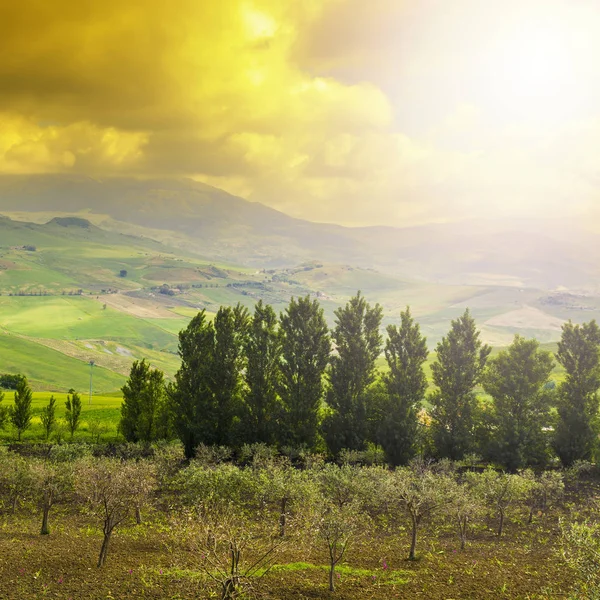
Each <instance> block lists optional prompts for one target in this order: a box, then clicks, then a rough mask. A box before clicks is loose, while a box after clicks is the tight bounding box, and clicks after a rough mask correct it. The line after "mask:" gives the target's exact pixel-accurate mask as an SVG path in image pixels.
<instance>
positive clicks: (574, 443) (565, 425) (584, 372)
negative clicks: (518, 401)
mask: <svg viewBox="0 0 600 600" xmlns="http://www.w3.org/2000/svg"><path fill="white" fill-rule="evenodd" d="M556 359H557V360H558V362H559V363H560V364H561V365H562V366H563V367H564V369H565V371H566V377H565V381H564V382H563V383H561V384H560V387H559V389H558V417H559V419H558V424H557V427H556V435H555V439H554V448H555V450H556V453H557V454H558V456H559V458H560V460H561V462H562V463H563V465H565V466H568V465H571V464H572V463H573V462H574V461H576V460H592V459H593V458H594V453H595V451H596V447H597V426H596V419H597V416H598V388H599V387H600V328H599V327H598V325H597V323H596V321H590V322H589V323H583V324H582V325H575V324H573V323H572V322H571V321H569V322H568V323H565V324H564V325H563V328H562V336H561V340H560V342H559V343H558V352H557V353H556Z"/></svg>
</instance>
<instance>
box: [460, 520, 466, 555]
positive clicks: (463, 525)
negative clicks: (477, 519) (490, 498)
mask: <svg viewBox="0 0 600 600" xmlns="http://www.w3.org/2000/svg"><path fill="white" fill-rule="evenodd" d="M459 523H460V525H459V527H460V549H461V550H464V549H465V545H466V543H467V517H463V518H462V519H461V520H460V521H459Z"/></svg>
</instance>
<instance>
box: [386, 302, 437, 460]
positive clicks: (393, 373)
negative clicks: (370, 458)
mask: <svg viewBox="0 0 600 600" xmlns="http://www.w3.org/2000/svg"><path fill="white" fill-rule="evenodd" d="M387 334H388V338H387V341H386V344H385V358H386V361H387V364H388V367H389V371H388V372H387V373H386V374H385V375H384V376H383V382H384V384H385V389H386V392H387V394H386V398H385V402H384V404H383V405H382V406H381V408H380V413H379V415H378V418H377V421H378V424H377V429H376V435H377V438H376V441H378V442H379V443H380V444H381V446H382V447H383V449H384V451H385V453H386V456H387V459H388V461H389V462H390V463H392V464H393V465H406V464H408V462H409V461H410V459H412V458H413V457H414V456H415V454H416V453H417V450H418V442H419V437H420V435H419V434H420V425H419V421H418V418H417V414H418V411H419V408H420V407H421V403H422V402H423V400H424V399H425V392H426V391H427V377H426V376H425V371H424V369H423V364H424V363H425V361H426V360H427V356H428V350H427V340H426V339H425V337H423V335H421V329H420V327H419V324H418V323H415V321H414V319H413V317H412V315H411V314H410V308H408V307H407V308H406V310H405V311H403V312H402V313H401V314H400V327H396V325H388V327H387Z"/></svg>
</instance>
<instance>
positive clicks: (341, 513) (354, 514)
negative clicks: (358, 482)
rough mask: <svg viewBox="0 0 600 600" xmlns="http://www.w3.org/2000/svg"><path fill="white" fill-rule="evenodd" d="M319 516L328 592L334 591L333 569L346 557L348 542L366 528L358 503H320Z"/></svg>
mask: <svg viewBox="0 0 600 600" xmlns="http://www.w3.org/2000/svg"><path fill="white" fill-rule="evenodd" d="M321 506H322V510H321V511H320V514H319V521H318V525H317V527H318V532H319V537H320V538H321V539H322V540H323V541H324V542H325V544H326V545H327V551H328V555H329V591H330V592H334V591H335V567H336V565H338V564H339V562H340V561H341V560H342V559H343V558H344V556H345V555H346V551H347V550H348V546H349V545H350V542H351V541H352V539H353V538H354V536H355V535H356V534H357V532H358V531H360V530H361V529H364V528H365V527H366V523H365V521H366V519H367V517H366V515H365V514H364V513H362V511H361V508H360V505H359V503H358V502H350V503H348V504H344V505H342V506H340V505H338V504H334V503H331V502H329V501H328V500H327V499H326V498H323V501H322V504H321Z"/></svg>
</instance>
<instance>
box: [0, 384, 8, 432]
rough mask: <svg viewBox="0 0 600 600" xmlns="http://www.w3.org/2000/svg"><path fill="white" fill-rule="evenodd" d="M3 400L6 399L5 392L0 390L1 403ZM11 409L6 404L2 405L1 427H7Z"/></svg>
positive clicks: (0, 409)
mask: <svg viewBox="0 0 600 600" xmlns="http://www.w3.org/2000/svg"><path fill="white" fill-rule="evenodd" d="M2 400H4V392H0V405H1V404H2ZM8 416H9V410H8V407H6V406H0V429H4V428H5V427H6V422H7V421H8Z"/></svg>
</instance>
